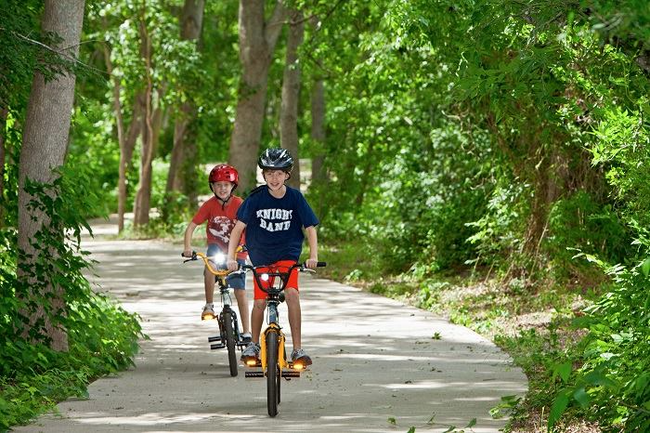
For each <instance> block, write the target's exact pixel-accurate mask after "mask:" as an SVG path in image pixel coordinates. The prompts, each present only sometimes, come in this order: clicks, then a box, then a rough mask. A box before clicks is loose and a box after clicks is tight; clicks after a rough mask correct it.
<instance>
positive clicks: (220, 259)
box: [210, 253, 226, 264]
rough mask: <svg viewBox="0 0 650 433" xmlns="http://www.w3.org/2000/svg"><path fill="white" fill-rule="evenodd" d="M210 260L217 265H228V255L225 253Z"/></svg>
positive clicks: (218, 254)
mask: <svg viewBox="0 0 650 433" xmlns="http://www.w3.org/2000/svg"><path fill="white" fill-rule="evenodd" d="M210 260H211V261H213V262H214V263H217V264H223V263H226V255H225V254H223V253H217V254H215V255H214V256H212V257H210Z"/></svg>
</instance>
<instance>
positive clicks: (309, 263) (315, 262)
mask: <svg viewBox="0 0 650 433" xmlns="http://www.w3.org/2000/svg"><path fill="white" fill-rule="evenodd" d="M305 266H306V267H308V268H309V269H316V267H317V266H318V259H307V260H305Z"/></svg>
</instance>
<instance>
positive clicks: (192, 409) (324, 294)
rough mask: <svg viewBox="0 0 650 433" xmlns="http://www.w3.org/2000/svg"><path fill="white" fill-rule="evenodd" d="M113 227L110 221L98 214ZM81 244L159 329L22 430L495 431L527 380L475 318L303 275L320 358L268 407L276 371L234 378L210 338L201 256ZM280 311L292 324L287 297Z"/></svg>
mask: <svg viewBox="0 0 650 433" xmlns="http://www.w3.org/2000/svg"><path fill="white" fill-rule="evenodd" d="M105 230H109V231H110V230H113V228H112V227H111V226H105V227H104V226H97V233H102V232H105ZM84 247H85V249H87V250H89V251H92V253H93V254H92V257H93V258H94V259H96V260H98V261H99V262H100V264H99V265H98V267H97V272H98V274H99V275H100V277H101V279H99V280H98V282H99V283H100V284H101V288H100V290H103V291H108V292H110V293H111V294H112V295H113V296H114V297H115V298H117V299H119V300H120V301H121V302H122V303H123V306H124V307H125V308H126V309H127V310H129V311H133V312H137V313H138V314H140V316H141V317H142V320H143V327H144V331H145V333H146V334H148V335H149V337H150V338H151V340H148V341H143V342H142V351H141V352H140V353H139V354H138V356H137V357H136V365H137V367H136V368H134V369H131V370H129V371H126V372H123V373H121V374H119V375H117V376H115V377H109V378H104V379H101V380H98V381H96V382H94V383H93V384H91V385H90V387H89V393H90V398H89V399H88V400H69V401H66V402H64V403H61V404H60V405H59V411H60V414H61V416H54V415H46V416H43V417H41V418H39V419H38V420H36V421H35V422H34V423H33V424H32V425H29V426H24V427H19V428H16V429H15V431H16V432H41V431H42V432H88V431H93V432H116V431H117V432H121V431H126V432H162V431H165V432H169V431H174V432H323V433H325V432H327V433H330V432H369V433H371V432H372V433H375V432H407V431H408V430H409V429H410V428H411V427H415V431H416V432H442V431H445V430H447V429H448V428H449V426H456V427H457V428H458V429H462V428H464V427H466V426H467V425H468V424H469V423H470V421H471V420H472V419H474V418H475V419H476V425H475V426H474V427H472V429H471V430H469V429H468V430H467V431H473V432H476V433H484V432H497V431H498V430H499V429H500V428H502V427H503V426H504V425H505V420H493V419H491V417H490V415H489V413H488V411H489V410H490V408H492V407H494V406H495V405H496V404H498V403H499V401H500V397H501V396H505V395H512V394H519V395H521V394H523V393H524V392H525V390H526V387H527V382H526V378H525V376H524V375H523V374H522V372H521V371H520V370H519V369H518V368H515V367H513V366H512V365H511V360H510V359H509V358H508V357H507V356H506V355H505V354H504V353H502V352H501V351H500V350H498V349H497V348H496V347H495V346H494V345H493V344H491V343H490V342H488V341H486V340H485V339H483V338H481V337H480V336H478V335H477V334H475V333H474V332H472V331H470V330H468V329H466V328H463V327H460V326H455V325H451V324H449V323H447V322H445V321H444V320H441V319H440V318H437V317H435V316H433V315H432V314H430V313H428V312H425V311H421V310H418V309H416V308H412V307H408V306H404V305H402V304H400V303H399V302H396V301H393V300H390V299H385V298H383V297H380V296H376V295H372V294H368V293H364V292H362V291H360V290H358V289H355V288H352V287H349V286H345V285H341V284H337V283H333V282H330V281H327V280H324V279H318V278H311V277H308V276H307V277H305V276H301V281H302V282H301V286H302V287H303V289H302V291H301V294H302V295H301V298H302V306H303V321H304V324H303V346H304V347H305V348H307V349H308V351H309V353H310V354H311V356H312V358H314V365H313V366H312V368H311V370H309V371H308V372H306V373H304V374H303V377H302V378H300V379H298V380H295V379H294V380H292V381H290V382H283V385H282V404H281V405H280V406H279V414H278V416H277V417H276V418H273V419H272V418H269V417H268V416H267V413H266V382H265V381H264V380H263V379H246V378H245V377H244V374H243V371H244V368H243V367H241V368H240V374H239V376H238V377H235V378H233V377H230V375H229V372H228V365H227V359H226V358H227V356H226V352H225V350H218V351H210V350H209V347H208V342H207V337H208V336H209V335H213V334H215V332H214V327H215V322H201V321H200V319H199V314H200V310H201V307H202V306H203V300H202V298H203V288H202V280H201V266H200V265H199V262H192V263H187V264H182V263H181V259H180V256H179V255H180V248H179V247H178V246H176V247H174V246H171V245H166V244H162V243H159V242H153V241H139V242H137V241H136V242H134V241H108V240H105V239H102V238H101V236H98V237H97V238H96V239H95V240H87V241H86V242H85V243H84ZM303 275H304V274H303ZM249 283H250V281H249ZM247 287H250V285H249V286H247ZM248 292H249V293H248V294H249V296H251V297H252V290H249V291H248ZM280 314H281V319H282V323H283V326H284V327H285V330H286V331H287V332H288V328H289V327H288V323H287V322H286V318H287V314H286V307H285V306H284V305H282V306H281V308H280ZM436 333H439V334H440V336H441V338H440V339H439V340H436V339H433V338H432V336H433V335H434V334H436Z"/></svg>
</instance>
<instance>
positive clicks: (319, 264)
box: [316, 262, 327, 268]
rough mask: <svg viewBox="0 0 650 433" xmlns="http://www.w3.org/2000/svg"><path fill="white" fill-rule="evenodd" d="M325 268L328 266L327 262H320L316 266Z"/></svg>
mask: <svg viewBox="0 0 650 433" xmlns="http://www.w3.org/2000/svg"><path fill="white" fill-rule="evenodd" d="M325 266H327V262H318V263H317V264H316V267H318V268H324V267H325Z"/></svg>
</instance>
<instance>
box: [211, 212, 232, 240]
mask: <svg viewBox="0 0 650 433" xmlns="http://www.w3.org/2000/svg"><path fill="white" fill-rule="evenodd" d="M234 227H235V221H234V220H232V219H230V218H228V217H227V216H221V215H218V216H215V217H214V218H212V219H211V220H210V221H209V222H208V232H210V234H211V235H212V236H213V237H214V239H218V240H219V241H220V243H223V244H225V245H228V241H229V240H230V232H232V229H233V228H234Z"/></svg>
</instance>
